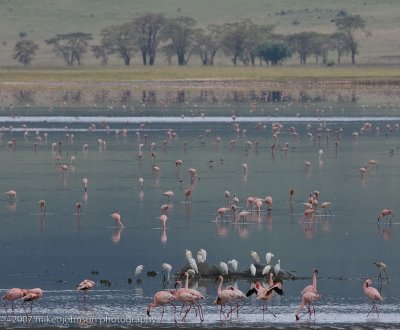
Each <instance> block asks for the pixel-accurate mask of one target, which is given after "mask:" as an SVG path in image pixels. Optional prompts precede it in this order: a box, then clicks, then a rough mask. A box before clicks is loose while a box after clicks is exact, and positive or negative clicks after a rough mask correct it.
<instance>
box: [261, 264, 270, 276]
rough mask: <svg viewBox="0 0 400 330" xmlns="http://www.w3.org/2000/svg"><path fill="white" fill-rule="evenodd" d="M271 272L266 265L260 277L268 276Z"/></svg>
mask: <svg viewBox="0 0 400 330" xmlns="http://www.w3.org/2000/svg"><path fill="white" fill-rule="evenodd" d="M270 271H271V265H266V266H265V267H264V269H263V271H262V275H268V274H269V272H270Z"/></svg>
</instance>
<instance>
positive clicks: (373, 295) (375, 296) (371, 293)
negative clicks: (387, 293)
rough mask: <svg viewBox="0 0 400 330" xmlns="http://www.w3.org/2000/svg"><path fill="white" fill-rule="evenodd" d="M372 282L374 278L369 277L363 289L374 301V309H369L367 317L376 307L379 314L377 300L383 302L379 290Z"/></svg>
mask: <svg viewBox="0 0 400 330" xmlns="http://www.w3.org/2000/svg"><path fill="white" fill-rule="evenodd" d="M371 284H372V280H371V279H370V278H367V279H366V280H365V282H364V285H363V290H364V294H365V296H366V297H367V298H368V299H369V300H371V301H372V309H371V310H370V311H369V313H368V314H367V317H368V316H369V314H370V313H371V312H372V311H373V310H374V309H375V311H376V314H377V315H378V316H379V313H378V307H377V306H376V302H377V301H381V302H383V299H382V296H381V294H380V293H379V291H378V290H377V289H375V288H373V287H372V286H371Z"/></svg>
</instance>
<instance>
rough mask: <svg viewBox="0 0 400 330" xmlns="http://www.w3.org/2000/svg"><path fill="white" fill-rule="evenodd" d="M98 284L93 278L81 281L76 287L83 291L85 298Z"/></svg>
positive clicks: (84, 298)
mask: <svg viewBox="0 0 400 330" xmlns="http://www.w3.org/2000/svg"><path fill="white" fill-rule="evenodd" d="M95 286H96V283H95V282H94V281H92V280H88V279H85V280H83V281H82V282H81V283H79V285H78V287H77V288H76V290H77V291H83V300H86V298H87V292H88V291H89V290H91V289H93V288H94V287H95Z"/></svg>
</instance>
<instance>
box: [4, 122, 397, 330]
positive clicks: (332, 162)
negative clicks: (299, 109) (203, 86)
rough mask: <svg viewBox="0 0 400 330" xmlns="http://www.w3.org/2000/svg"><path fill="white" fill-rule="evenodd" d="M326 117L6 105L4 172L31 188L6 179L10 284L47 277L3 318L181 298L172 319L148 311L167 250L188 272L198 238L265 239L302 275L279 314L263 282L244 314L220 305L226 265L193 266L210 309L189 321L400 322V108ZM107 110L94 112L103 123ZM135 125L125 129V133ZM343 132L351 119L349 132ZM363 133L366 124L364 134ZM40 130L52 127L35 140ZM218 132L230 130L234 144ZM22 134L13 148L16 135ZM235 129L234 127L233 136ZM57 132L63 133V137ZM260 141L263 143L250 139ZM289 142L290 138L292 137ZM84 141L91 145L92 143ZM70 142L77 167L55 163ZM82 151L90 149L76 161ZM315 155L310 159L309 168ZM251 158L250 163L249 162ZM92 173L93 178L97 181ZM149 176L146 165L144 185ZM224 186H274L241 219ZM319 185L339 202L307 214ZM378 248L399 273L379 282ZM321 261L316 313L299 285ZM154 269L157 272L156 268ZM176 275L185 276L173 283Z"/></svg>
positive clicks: (240, 253) (17, 320) (66, 318)
mask: <svg viewBox="0 0 400 330" xmlns="http://www.w3.org/2000/svg"><path fill="white" fill-rule="evenodd" d="M322 119H323V118H322ZM322 119H321V118H319V119H318V118H317V119H314V121H313V122H311V127H309V128H307V124H308V123H309V122H310V119H309V118H308V119H305V118H299V117H291V118H278V120H277V119H276V118H274V119H271V118H266V117H251V118H243V117H238V118H237V122H238V124H239V128H240V131H239V132H238V133H237V132H235V131H234V130H233V122H232V119H231V118H230V117H224V118H221V117H220V118H218V119H211V120H210V118H208V117H206V118H203V119H202V118H198V119H196V120H195V121H193V120H189V119H186V118H185V119H182V118H180V117H174V118H169V119H168V120H165V119H163V118H162V117H158V118H157V117H155V118H152V119H151V120H147V121H146V120H145V119H142V118H136V119H135V118H131V117H129V118H123V119H122V121H121V118H116V117H114V118H106V119H104V118H102V119H96V118H75V117H71V118H62V119H61V120H60V119H59V118H58V119H57V118H52V117H46V118H39V119H36V120H34V119H32V118H9V117H2V118H1V121H2V125H3V126H4V127H6V129H4V132H3V135H2V138H1V145H0V159H1V164H2V165H1V167H0V178H1V187H2V189H3V191H4V192H5V191H8V190H10V189H14V190H16V191H17V201H16V202H15V203H10V202H9V200H8V197H7V195H5V194H3V197H2V198H1V200H0V215H1V221H2V230H1V232H0V242H1V249H0V258H1V259H0V260H1V261H2V267H1V268H0V283H1V288H2V290H1V291H2V294H3V293H4V292H5V291H6V290H7V289H9V288H11V287H21V288H33V287H40V288H42V289H43V290H44V295H43V297H42V298H41V299H40V300H39V301H38V302H35V303H34V305H33V310H32V314H29V316H32V318H29V321H30V322H29V323H26V322H25V321H27V319H26V314H25V312H24V310H23V308H22V307H21V305H20V302H17V303H16V304H15V314H14V315H13V316H11V317H10V318H8V319H6V318H5V312H4V310H3V311H2V313H1V316H0V324H1V326H2V327H7V328H8V327H10V328H13V327H52V326H53V327H54V326H55V325H56V326H58V327H76V326H77V327H92V326H93V327H94V326H96V327H97V326H98V327H106V326H107V327H111V326H117V327H129V326H144V327H152V326H158V327H164V326H166V327H169V326H171V327H172V326H173V325H174V324H173V319H172V315H171V313H167V314H166V315H164V318H163V320H162V321H161V310H160V309H154V311H153V312H152V316H153V317H154V318H152V319H148V318H147V317H146V306H147V304H148V303H150V302H151V300H152V296H153V294H154V293H155V292H156V291H159V290H162V289H163V288H164V286H163V284H162V274H161V267H160V265H161V263H163V262H168V263H170V264H171V265H172V266H173V272H174V273H175V272H177V271H178V270H179V269H180V268H181V267H182V266H184V265H185V249H189V250H191V251H192V253H193V254H194V255H195V254H197V251H198V250H199V249H200V248H204V249H206V250H207V252H208V255H207V262H209V263H210V264H213V265H218V264H219V262H220V261H224V262H227V261H228V260H230V259H232V258H235V259H236V260H238V261H239V268H246V267H248V266H249V265H250V264H251V263H252V262H253V260H252V258H251V256H250V251H252V250H254V251H257V252H258V253H259V254H260V256H261V258H262V262H263V263H265V262H264V256H265V253H266V252H268V251H272V252H273V253H274V255H275V257H274V258H273V259H272V262H271V263H272V264H273V265H274V264H276V263H277V262H278V259H279V260H280V262H281V268H282V269H284V270H286V271H290V272H291V273H292V274H294V275H295V276H296V277H297V278H298V279H297V280H293V281H292V280H288V281H285V283H284V287H283V289H284V292H285V294H284V295H283V296H282V297H277V295H276V297H274V299H273V300H272V302H271V303H270V305H269V308H270V309H271V310H272V311H273V312H274V313H275V314H276V318H274V317H273V316H272V315H271V314H268V313H267V314H265V318H264V321H263V316H262V305H261V304H260V303H259V302H258V301H256V300H255V298H254V297H253V298H251V299H250V298H249V299H248V300H247V301H246V304H245V306H244V307H243V308H242V309H241V311H240V314H239V317H237V318H236V316H234V317H233V320H232V321H231V322H228V321H220V319H219V308H218V306H213V304H212V303H213V301H214V299H215V297H216V290H217V283H216V282H215V280H214V278H213V279H200V280H193V281H191V286H192V287H194V288H197V289H198V290H200V291H201V292H202V293H203V294H204V295H205V297H206V299H205V301H204V302H203V303H202V305H203V308H204V314H205V321H204V322H203V323H200V322H199V320H198V318H196V317H195V315H194V313H191V314H189V316H188V319H187V321H186V323H182V322H179V323H180V324H181V325H180V326H182V327H185V326H193V327H201V326H208V327H222V328H224V327H262V326H268V327H278V328H282V327H290V326H297V327H301V326H315V327H317V328H318V327H330V326H332V327H352V326H359V327H360V328H362V327H366V328H375V327H384V328H385V327H386V328H391V327H392V328H396V327H398V326H400V314H399V313H398V312H399V304H400V301H399V297H400V267H399V258H398V252H397V251H399V249H400V243H399V238H398V231H399V229H398V226H399V223H400V221H399V216H398V209H397V205H398V192H399V189H398V187H399V186H400V171H399V164H400V151H399V147H400V132H399V130H398V129H397V127H396V124H397V123H398V122H400V119H399V120H397V118H396V117H381V118H364V117H357V118H352V120H348V119H347V118H345V117H333V118H330V119H329V120H326V121H323V120H322ZM275 120H277V121H279V122H281V123H282V125H283V127H282V129H281V132H280V133H279V135H278V139H277V140H275V141H274V138H273V132H272V128H271V123H272V122H273V121H275ZM371 120H373V121H371ZM95 121H96V122H95ZM366 121H371V123H372V129H371V130H370V131H368V130H364V131H360V129H361V128H362V127H363V126H364V123H365V122H366ZM65 122H68V124H67V125H68V127H65V126H66V124H65ZM94 122H95V125H96V126H95V127H94V126H92V129H90V130H89V129H88V127H89V125H90V123H94ZM141 123H144V125H142V126H141V125H140V124H141ZM22 125H26V127H25V126H22ZM107 125H108V126H109V127H106V126H107ZM387 125H390V127H387ZM10 126H12V127H13V128H12V129H10V128H9V127H10ZM376 127H379V131H377V129H376ZM124 128H126V129H127V134H126V136H125V137H124V136H123V135H122V133H119V134H118V135H117V134H115V131H116V130H119V132H121V130H122V129H124ZM208 129H209V133H208V132H207V130H208ZM168 130H173V132H176V137H175V138H174V137H169V136H168V135H167V132H168ZM294 130H295V132H296V133H297V134H296V135H294V134H293V133H292V132H293V131H294ZM25 131H27V132H28V133H25V134H27V135H24V132H25ZM337 131H341V133H340V134H339V133H338V134H339V142H338V144H336V143H335V141H336V132H337ZM243 132H244V133H243ZM353 132H358V133H359V135H358V138H355V137H354V135H353V134H352V133H353ZM45 133H47V137H46V136H45ZM308 133H310V134H308ZM311 134H312V136H311ZM71 135H73V138H71ZM318 135H320V137H318ZM36 136H40V137H41V141H38V142H37V145H36V148H35V145H34V143H35V138H36ZM145 136H147V137H145ZM216 137H220V138H221V142H220V143H216ZM13 138H15V139H16V147H15V149H13V148H10V147H9V146H8V145H7V142H8V141H10V140H12V139H13ZM138 138H140V140H139V139H138ZM99 139H101V140H102V141H106V147H105V148H101V147H99V144H98V140H99ZM233 139H235V141H236V142H235V143H234V144H231V143H230V141H231V140H233ZM164 140H165V141H167V144H166V145H163V141H164ZM256 141H257V142H258V146H256ZM54 142H55V143H57V147H56V148H53V149H52V146H51V145H52V143H54ZM247 142H251V143H252V147H251V148H250V143H247ZM274 142H275V145H276V148H275V152H274V153H272V152H271V148H270V146H271V144H273V143H274ZM139 143H143V144H144V147H143V161H142V163H140V162H139V160H138V158H137V155H138V150H139V148H138V145H139ZM151 143H155V144H156V150H155V151H154V152H155V159H154V164H155V165H157V166H158V167H159V168H160V172H159V174H158V175H157V174H156V173H154V171H153V169H152V165H153V157H152V155H151V150H150V145H151ZM285 143H288V147H287V151H286V152H283V151H281V148H282V147H284V145H285ZM84 144H88V148H87V150H86V151H85V150H83V145H84ZM320 149H322V150H323V155H322V157H321V159H319V157H318V150H320ZM59 152H61V153H60V155H61V157H62V159H61V161H60V163H61V164H67V165H68V170H67V171H66V172H63V171H61V169H60V168H59V166H58V165H57V161H56V156H57V154H58V153H59ZM71 156H75V158H76V160H75V162H73V163H71ZM177 159H181V160H183V165H182V168H181V170H179V168H177V167H176V166H175V160H177ZM370 159H375V160H376V161H377V162H378V166H377V169H372V168H371V167H370V166H369V165H368V160H370ZM306 160H308V161H310V162H311V166H312V169H311V171H309V172H307V173H306V172H305V163H304V162H305V161H306ZM242 163H247V164H248V173H247V175H244V174H243V170H242ZM363 166H368V169H367V173H366V175H364V176H361V175H360V172H359V168H360V167H363ZM191 167H192V168H196V170H197V173H198V179H196V180H195V182H194V183H193V184H191V179H190V176H189V172H188V171H187V169H188V168H191ZM84 177H87V178H88V180H89V187H88V191H87V193H86V194H85V193H84V191H83V186H82V178H84ZM139 177H143V178H144V188H143V189H141V188H140V187H139V185H138V178H139ZM188 187H191V189H192V201H191V202H190V203H185V202H184V194H183V192H184V189H185V188H188ZM290 187H294V188H295V196H296V200H295V205H294V207H293V208H292V209H291V208H290V207H289V202H288V199H289V195H288V190H289V188H290ZM166 190H172V191H173V192H174V196H173V198H172V200H171V201H170V209H169V211H168V213H167V215H168V221H167V229H166V230H163V229H162V228H161V225H160V221H159V216H160V214H161V209H160V207H161V205H162V204H165V203H166V202H167V200H166V198H165V196H163V192H165V191H166ZM226 190H228V191H230V193H231V195H233V194H234V193H236V194H237V195H238V197H239V199H240V203H239V208H240V209H243V208H244V207H245V201H246V198H247V197H249V196H259V197H261V198H264V197H265V196H267V195H271V196H272V197H273V200H274V202H273V210H272V211H271V212H267V211H266V209H265V208H264V210H262V211H261V212H260V213H256V212H253V215H252V216H251V217H250V218H249V219H248V220H246V221H245V222H244V223H242V222H241V221H239V222H236V223H235V222H234V221H232V218H233V217H232V214H231V213H229V214H228V219H229V221H220V220H218V221H216V210H217V209H218V208H220V207H223V206H225V203H226V200H225V197H224V192H225V191H226ZM315 190H318V191H319V192H320V199H319V200H320V203H321V202H323V201H329V202H332V207H331V210H332V214H328V215H327V216H318V217H316V218H314V219H313V220H312V221H308V220H305V219H304V218H303V206H302V204H301V203H302V202H305V201H306V199H307V198H308V196H309V194H310V193H311V192H313V191H315ZM40 199H45V200H46V205H47V209H46V214H45V215H42V214H40V212H39V206H38V201H39V200H40ZM77 202H82V203H83V208H82V213H81V214H80V215H78V214H77V212H76V209H75V203H77ZM383 208H391V209H393V213H394V216H393V218H392V222H391V224H390V223H387V222H386V221H381V222H379V223H378V221H377V217H378V214H379V212H380V210H381V209H383ZM115 211H119V212H120V213H121V219H122V222H123V223H124V225H125V228H123V229H121V228H118V227H117V226H115V224H114V222H113V220H112V218H111V216H110V214H111V213H113V212H115ZM377 260H382V261H384V262H385V263H386V264H387V265H388V274H389V277H390V283H387V282H386V281H383V283H381V284H380V285H379V282H378V279H377V275H378V272H377V269H376V267H375V265H373V262H374V261H377ZM139 264H143V265H144V271H143V273H142V274H141V275H140V280H141V283H136V278H135V276H134V270H135V268H136V266H137V265H139ZM313 268H318V270H319V280H318V291H319V292H320V293H321V294H322V298H321V299H320V300H319V301H318V302H317V303H316V305H315V308H316V317H315V319H314V318H313V319H312V320H309V319H308V318H307V317H306V316H304V317H303V318H302V319H301V321H300V322H297V323H296V322H295V321H294V312H295V310H296V308H297V307H298V305H299V304H300V300H301V295H300V291H301V289H302V288H303V287H305V286H306V285H308V284H310V283H311V275H312V269H313ZM148 271H156V272H157V275H156V276H155V277H150V276H148V275H147V272H148ZM366 277H371V278H372V279H373V285H374V286H375V287H379V288H380V289H381V293H382V296H383V297H384V302H383V303H382V304H379V307H378V308H379V313H380V314H379V317H377V316H376V314H371V315H370V316H369V317H367V313H368V311H369V310H370V308H371V305H370V302H369V301H368V300H367V299H366V298H365V297H364V295H363V291H362V284H363V282H364V280H365V278H366ZM85 278H91V279H93V280H94V281H96V282H97V283H98V285H97V287H96V288H95V289H94V290H92V291H91V292H90V293H89V298H88V299H87V300H85V301H84V300H83V295H82V292H76V290H75V289H76V285H77V284H78V283H79V282H80V281H82V280H83V279H85ZM128 279H132V283H129V282H130V281H128ZM250 282H251V279H243V280H239V281H237V282H236V283H235V284H236V285H237V286H238V287H239V288H240V289H241V290H242V291H244V292H246V291H247V290H248V289H249V287H250ZM106 283H108V284H109V285H106ZM227 283H230V284H233V281H228V282H227ZM173 284H174V280H172V279H171V281H170V284H169V287H171V288H172V287H173ZM27 307H28V310H29V305H27ZM169 311H170V310H169Z"/></svg>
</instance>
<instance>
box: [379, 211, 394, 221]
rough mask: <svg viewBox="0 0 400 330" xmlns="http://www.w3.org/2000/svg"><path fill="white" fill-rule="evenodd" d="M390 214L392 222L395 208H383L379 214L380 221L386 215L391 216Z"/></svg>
mask: <svg viewBox="0 0 400 330" xmlns="http://www.w3.org/2000/svg"><path fill="white" fill-rule="evenodd" d="M389 215H391V217H390V219H389V221H390V222H392V217H393V210H392V209H383V210H382V211H381V213H380V214H379V216H378V221H379V220H380V219H383V218H384V217H387V216H389Z"/></svg>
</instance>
